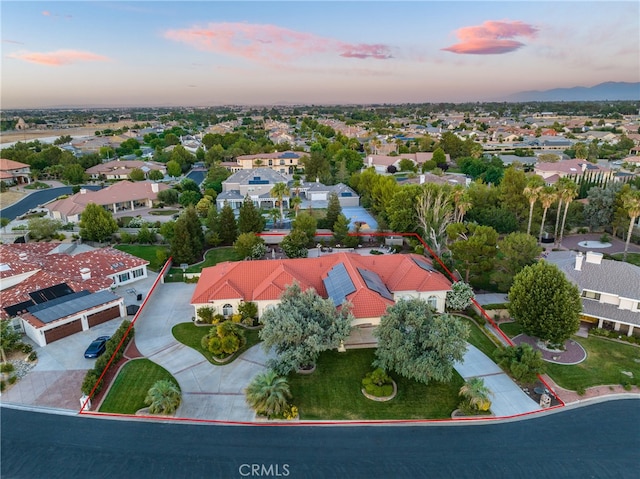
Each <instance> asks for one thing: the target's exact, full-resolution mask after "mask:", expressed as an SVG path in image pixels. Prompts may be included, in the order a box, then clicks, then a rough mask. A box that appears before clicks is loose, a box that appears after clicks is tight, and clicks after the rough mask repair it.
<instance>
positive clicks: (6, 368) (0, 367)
mask: <svg viewBox="0 0 640 479" xmlns="http://www.w3.org/2000/svg"><path fill="white" fill-rule="evenodd" d="M14 369H15V367H14V366H13V364H11V363H2V364H0V373H11V372H13V370H14Z"/></svg>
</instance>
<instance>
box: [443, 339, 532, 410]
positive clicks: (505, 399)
mask: <svg viewBox="0 0 640 479" xmlns="http://www.w3.org/2000/svg"><path fill="white" fill-rule="evenodd" d="M454 367H455V369H456V371H458V373H459V374H460V376H462V378H463V379H464V380H465V381H466V380H467V379H471V378H474V377H479V378H482V379H484V384H485V386H487V388H489V389H490V390H491V392H492V394H491V412H492V413H493V414H494V415H495V416H496V417H508V416H515V415H518V414H526V413H529V412H533V411H539V410H540V409H541V408H540V406H539V405H538V403H536V402H535V401H534V400H533V399H531V398H530V397H529V396H528V395H527V394H525V392H524V391H522V390H521V389H520V387H519V386H518V385H517V384H516V383H514V382H513V380H512V379H511V378H510V377H509V376H508V375H507V374H506V373H505V372H504V371H503V370H502V369H500V367H499V366H498V365H497V364H496V363H494V362H493V361H492V360H491V359H489V358H488V357H487V356H486V355H485V354H484V353H483V352H482V351H480V350H479V349H478V348H476V347H475V346H473V345H471V344H468V349H467V352H466V353H465V355H464V359H463V360H462V362H457V363H455V365H454Z"/></svg>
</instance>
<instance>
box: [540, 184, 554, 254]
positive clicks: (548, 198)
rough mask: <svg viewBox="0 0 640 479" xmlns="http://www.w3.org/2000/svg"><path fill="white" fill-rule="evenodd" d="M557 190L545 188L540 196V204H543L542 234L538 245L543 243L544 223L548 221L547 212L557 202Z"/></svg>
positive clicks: (551, 187)
mask: <svg viewBox="0 0 640 479" xmlns="http://www.w3.org/2000/svg"><path fill="white" fill-rule="evenodd" d="M556 197H557V194H556V189H555V188H554V187H553V186H545V187H544V188H542V190H540V194H539V196H538V198H539V199H540V203H542V223H540V234H539V235H538V243H542V232H543V231H544V223H545V221H546V220H547V211H549V208H550V207H551V205H552V204H553V202H554V201H556Z"/></svg>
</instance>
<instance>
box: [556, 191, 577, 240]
mask: <svg viewBox="0 0 640 479" xmlns="http://www.w3.org/2000/svg"><path fill="white" fill-rule="evenodd" d="M561 191H562V201H563V202H564V213H563V214H562V225H561V226H560V239H559V240H558V246H560V245H561V244H562V236H563V233H564V224H565V223H566V221H567V213H568V212H569V205H570V204H571V202H572V201H573V199H574V198H575V197H576V196H578V185H576V184H575V183H574V182H573V181H567V182H565V183H564V184H563V187H562V190H561Z"/></svg>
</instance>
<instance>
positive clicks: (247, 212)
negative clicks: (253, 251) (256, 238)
mask: <svg viewBox="0 0 640 479" xmlns="http://www.w3.org/2000/svg"><path fill="white" fill-rule="evenodd" d="M265 224H266V221H265V219H264V218H263V217H262V215H261V214H260V211H259V210H258V209H257V208H256V207H255V205H254V204H253V200H252V199H251V198H250V197H249V195H246V196H245V197H244V201H243V202H242V206H241V207H240V214H239V215H238V232H239V233H240V234H242V233H260V232H262V230H263V229H264V227H265Z"/></svg>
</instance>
